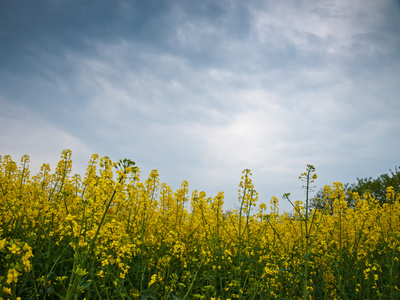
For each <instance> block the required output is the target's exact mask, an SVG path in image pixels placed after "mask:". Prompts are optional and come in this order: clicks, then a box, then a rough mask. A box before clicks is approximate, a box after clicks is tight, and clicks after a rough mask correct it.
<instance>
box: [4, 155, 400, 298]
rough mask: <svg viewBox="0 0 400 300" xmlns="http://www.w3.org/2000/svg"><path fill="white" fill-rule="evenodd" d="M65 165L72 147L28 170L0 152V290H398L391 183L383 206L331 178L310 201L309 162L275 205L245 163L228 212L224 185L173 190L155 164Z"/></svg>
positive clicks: (231, 293) (77, 293) (45, 293)
mask: <svg viewBox="0 0 400 300" xmlns="http://www.w3.org/2000/svg"><path fill="white" fill-rule="evenodd" d="M71 168H72V160H71V151H70V150H65V151H63V153H62V157H61V160H60V161H59V163H58V165H57V168H56V169H55V171H54V172H51V170H50V167H49V165H48V164H44V165H43V166H42V167H41V169H40V172H39V173H38V174H37V175H34V176H31V175H30V171H29V157H28V156H23V157H22V159H21V162H20V163H16V162H14V161H13V160H12V159H11V157H10V156H4V157H0V285H1V287H0V299H68V300H69V299H221V300H222V299H400V292H399V286H400V268H399V267H400V264H399V258H400V194H395V192H394V189H393V188H392V187H389V188H388V189H387V195H386V203H383V204H379V203H378V202H377V201H376V200H375V199H374V198H372V197H371V196H370V195H368V194H367V193H366V194H365V195H363V196H362V197H360V196H359V195H357V194H354V195H352V197H353V199H355V206H354V207H348V206H347V202H346V201H345V197H346V193H345V189H344V186H343V184H341V183H339V182H336V183H333V184H332V186H326V187H325V189H324V197H325V198H326V199H328V200H329V202H330V203H331V204H332V205H330V207H326V209H319V210H315V209H314V210H312V209H310V199H309V197H310V196H309V193H310V191H311V189H312V187H313V184H314V181H315V180H316V179H317V175H316V173H315V169H314V167H313V166H311V165H308V166H307V168H306V171H305V172H304V173H303V174H301V175H300V177H299V179H300V180H301V181H302V182H303V184H304V189H305V191H306V197H305V200H304V201H295V202H293V203H292V205H293V212H292V213H287V212H285V213H280V212H279V201H278V199H277V198H275V197H272V199H271V201H270V203H269V204H268V208H267V204H264V203H259V199H258V194H257V192H256V190H255V188H254V186H253V183H252V180H251V172H250V170H244V171H243V174H242V178H241V181H240V183H239V196H238V202H237V209H235V210H233V211H229V212H226V211H224V207H223V204H224V194H223V193H222V192H220V193H219V194H218V195H216V196H215V197H207V196H206V193H205V192H202V191H200V192H199V191H196V190H195V191H193V193H192V194H191V195H189V194H188V193H189V192H188V183H187V182H186V181H184V182H182V185H181V188H180V189H178V190H176V191H173V190H172V189H171V187H170V186H168V185H167V184H165V183H161V182H160V181H159V175H158V172H157V170H153V171H152V172H151V173H150V175H149V177H148V178H147V179H146V180H145V181H142V180H141V178H140V170H139V168H138V167H136V166H135V163H134V162H133V161H131V160H128V159H125V160H120V161H119V162H112V161H111V160H110V159H109V158H108V157H102V158H99V156H98V155H93V156H92V158H91V160H90V162H89V164H88V167H87V170H86V174H85V175H84V176H83V177H81V176H79V175H76V174H75V175H73V174H71ZM283 198H284V201H291V200H290V196H289V195H288V194H286V195H284V197H283Z"/></svg>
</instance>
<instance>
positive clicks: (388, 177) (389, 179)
mask: <svg viewBox="0 0 400 300" xmlns="http://www.w3.org/2000/svg"><path fill="white" fill-rule="evenodd" d="M390 186H392V187H393V188H394V192H395V193H396V194H397V193H399V192H400V169H399V168H398V167H397V166H396V167H395V169H394V171H392V170H391V169H389V173H388V174H382V175H380V176H379V177H378V178H376V179H373V178H372V177H369V178H367V177H366V178H361V179H360V178H357V183H352V184H350V183H347V184H344V192H345V195H346V198H345V200H346V202H347V205H348V207H355V203H354V202H355V198H354V193H357V194H358V195H359V196H360V197H361V198H364V197H366V196H371V197H372V198H375V199H376V200H377V201H378V203H379V204H381V205H382V204H384V203H385V202H386V190H387V188H388V187H390ZM332 201H333V199H328V198H327V197H326V195H324V189H320V190H319V191H318V192H317V194H316V195H315V196H314V197H313V199H312V200H311V208H316V209H328V210H329V211H331V208H332V204H333V203H332Z"/></svg>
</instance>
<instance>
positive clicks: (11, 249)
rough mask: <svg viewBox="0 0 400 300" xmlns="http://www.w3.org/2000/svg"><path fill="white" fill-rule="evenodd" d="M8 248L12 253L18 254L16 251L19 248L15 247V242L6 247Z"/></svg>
mask: <svg viewBox="0 0 400 300" xmlns="http://www.w3.org/2000/svg"><path fill="white" fill-rule="evenodd" d="M8 250H10V251H11V253H12V254H19V253H18V251H19V250H21V248H20V247H17V245H15V244H12V245H11V247H8Z"/></svg>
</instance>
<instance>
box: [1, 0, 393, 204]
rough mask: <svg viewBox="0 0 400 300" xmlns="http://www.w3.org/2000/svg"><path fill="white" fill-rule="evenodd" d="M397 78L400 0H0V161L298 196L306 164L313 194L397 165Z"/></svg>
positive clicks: (228, 198) (230, 200)
mask: <svg viewBox="0 0 400 300" xmlns="http://www.w3.org/2000/svg"><path fill="white" fill-rule="evenodd" d="M399 78H400V1H398V0H397V1H393V0H392V1H389V0H380V1H376V0H362V1H361V0H352V1H350V0H346V1H345V0H338V1H331V0H321V1H314V0H287V1H272V0H271V1H268V0H265V1H259V0H248V1H233V0H223V1H222V0H221V1H218V0H213V1H206V0H205V1H197V0H196V1H194V0H193V1H190V0H168V1H161V0H159V1H152V0H146V1H144V0H142V1H118V0H113V1H105V0H99V1H85V0H84V1H53V0H52V1H50V0H48V1H43V0H38V1H28V0H23V1H14V0H4V1H1V3H0V107H1V109H0V128H1V130H0V155H6V154H9V155H11V156H12V157H13V159H14V160H19V159H20V157H21V156H22V155H23V154H28V155H29V156H30V157H31V169H32V170H33V172H36V171H37V170H38V169H39V167H40V165H41V164H42V163H45V162H46V163H50V164H51V166H52V169H53V170H54V168H55V166H56V163H57V161H58V160H59V158H60V155H61V151H62V149H67V148H68V149H72V158H73V161H74V168H73V171H74V172H76V173H80V174H82V175H83V173H84V170H85V168H86V165H87V162H88V160H89V158H90V156H91V154H92V153H98V154H99V155H100V156H104V155H107V156H109V157H110V158H111V159H113V160H118V159H122V158H131V159H132V160H134V161H136V163H137V165H138V166H139V167H140V168H141V172H142V179H143V180H144V179H145V178H147V175H148V174H149V172H150V170H152V169H158V170H159V173H160V177H161V181H162V182H166V183H168V184H170V185H171V186H172V188H174V189H177V188H179V186H180V183H181V182H182V180H187V181H188V182H189V188H190V190H191V191H192V190H193V189H198V190H204V191H205V192H206V193H207V195H208V196H212V197H214V196H215V195H216V194H217V193H218V191H224V192H225V208H226V209H230V208H234V207H235V205H237V203H238V200H237V187H238V183H239V181H240V177H241V172H242V171H243V169H246V168H247V169H250V170H252V173H253V182H254V184H255V189H256V190H257V191H258V192H259V194H260V201H263V202H269V200H270V198H271V197H272V196H277V197H278V198H280V197H281V196H282V194H283V193H286V192H290V193H292V199H293V200H302V199H304V192H303V190H302V189H301V185H302V183H301V182H300V181H299V180H298V175H299V174H300V173H302V172H303V171H304V170H305V168H306V165H307V164H313V165H314V166H315V167H316V170H317V174H318V175H319V179H318V180H317V182H316V184H317V187H316V190H318V189H319V188H321V187H322V186H323V185H325V184H330V183H332V182H333V181H342V182H355V181H356V178H357V177H360V178H363V177H369V176H372V177H377V176H379V175H380V174H383V173H387V172H388V171H389V169H391V168H394V167H395V166H398V165H399V161H400V159H399V153H400V151H399V150H400V139H399V137H400V134H399V128H400V99H399V96H400V84H399ZM281 209H283V210H288V211H289V210H290V206H289V204H287V203H283V202H281Z"/></svg>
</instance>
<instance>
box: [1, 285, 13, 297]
mask: <svg viewBox="0 0 400 300" xmlns="http://www.w3.org/2000/svg"><path fill="white" fill-rule="evenodd" d="M3 293H7V294H10V295H11V289H10V288H6V287H5V286H3Z"/></svg>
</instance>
